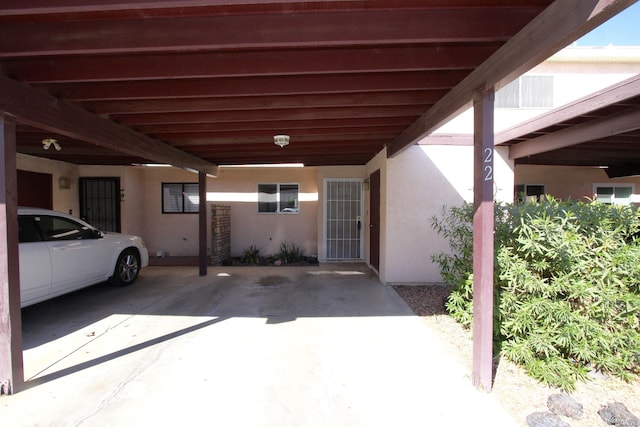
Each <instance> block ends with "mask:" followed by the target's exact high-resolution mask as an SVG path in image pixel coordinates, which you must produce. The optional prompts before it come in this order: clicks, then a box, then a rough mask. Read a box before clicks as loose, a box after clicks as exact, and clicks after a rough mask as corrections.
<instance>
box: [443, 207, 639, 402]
mask: <svg viewBox="0 0 640 427" xmlns="http://www.w3.org/2000/svg"><path fill="white" fill-rule="evenodd" d="M472 215H473V208H472V206H471V205H469V204H465V205H464V206H463V207H461V208H449V209H443V215H442V218H441V219H438V218H433V227H434V229H435V230H436V231H438V233H439V234H441V235H443V236H444V237H446V238H447V239H448V241H449V243H450V246H451V249H452V253H450V254H444V253H441V254H437V255H435V256H433V260H434V261H435V262H437V263H438V264H439V265H440V269H441V273H442V277H443V278H444V280H446V281H447V282H448V283H449V284H450V285H451V288H452V292H451V295H450V296H449V299H448V301H447V310H448V311H449V312H450V313H451V315H452V317H454V318H455V319H456V320H457V321H459V322H461V323H462V324H464V325H466V326H471V323H472V314H473V312H472V310H473V303H472V297H473V291H472V288H473V279H472V275H471V273H472V271H473V263H472V256H471V253H472V236H471V235H472ZM495 218H496V219H495V270H496V271H495V289H494V296H495V304H494V319H495V325H494V344H495V345H496V347H497V348H499V349H501V351H502V353H503V354H504V355H505V356H506V357H507V358H509V359H511V360H512V361H514V362H516V363H519V364H521V365H523V366H524V368H525V369H526V370H527V372H528V373H529V374H530V375H531V376H532V377H534V378H536V379H538V380H540V381H542V382H544V383H546V384H549V385H552V386H558V387H561V388H563V389H565V390H571V389H573V388H574V387H575V382H576V381H577V380H581V379H584V378H585V377H586V374H587V373H588V372H589V370H592V369H595V370H600V371H603V372H607V373H609V374H613V375H616V376H618V377H621V378H623V379H626V380H629V379H631V378H632V377H633V376H634V375H637V374H638V373H640V238H639V235H640V218H639V217H638V213H637V211H635V210H634V209H633V208H631V207H621V206H610V205H604V204H601V203H598V202H589V203H582V202H558V201H555V200H552V199H551V200H548V201H546V202H542V203H539V204H537V203H529V204H524V205H507V206H498V205H496V217H495Z"/></svg>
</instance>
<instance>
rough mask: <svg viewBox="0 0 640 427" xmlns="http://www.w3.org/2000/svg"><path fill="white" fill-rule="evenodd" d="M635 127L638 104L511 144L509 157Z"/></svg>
mask: <svg viewBox="0 0 640 427" xmlns="http://www.w3.org/2000/svg"><path fill="white" fill-rule="evenodd" d="M636 129H640V106H639V107H636V108H631V109H628V110H625V111H622V112H620V113H616V114H612V115H611V116H607V117H602V118H600V119H595V120H591V121H589V122H586V123H582V124H579V125H576V126H573V127H571V128H567V129H563V130H560V131H558V132H554V133H549V134H546V135H543V136H540V137H538V138H534V139H530V140H528V141H525V142H521V143H519V144H516V145H512V146H511V147H510V149H509V158H510V159H519V158H522V157H527V156H532V155H535V154H540V153H544V152H547V151H553V150H558V149H560V148H565V147H570V146H572V145H576V144H581V143H583V142H587V141H592V140H597V139H600V138H605V137H608V136H611V135H616V134H619V133H625V132H630V131H634V130H636Z"/></svg>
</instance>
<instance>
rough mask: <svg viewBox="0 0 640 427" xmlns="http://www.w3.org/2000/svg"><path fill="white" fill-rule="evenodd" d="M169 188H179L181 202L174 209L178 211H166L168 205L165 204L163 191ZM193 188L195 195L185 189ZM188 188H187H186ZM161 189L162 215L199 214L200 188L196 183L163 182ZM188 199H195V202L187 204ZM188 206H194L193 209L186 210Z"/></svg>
mask: <svg viewBox="0 0 640 427" xmlns="http://www.w3.org/2000/svg"><path fill="white" fill-rule="evenodd" d="M170 186H174V187H175V186H180V188H181V189H180V192H181V193H182V200H181V202H180V203H177V204H176V207H179V208H180V209H176V210H171V209H167V208H168V207H169V206H170V205H168V204H167V203H166V202H165V197H166V196H167V195H166V194H165V189H169V187H170ZM194 186H195V193H194V192H189V191H187V189H188V188H189V189H193V188H194ZM187 187H188V188H187ZM161 188H162V214H179V215H182V214H197V213H199V212H200V187H199V184H198V183H197V182H163V183H162V185H161ZM190 198H196V199H197V200H195V201H191V203H189V204H187V203H186V202H187V200H188V199H190ZM189 206H195V209H188V207H189Z"/></svg>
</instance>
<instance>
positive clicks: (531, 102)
mask: <svg viewBox="0 0 640 427" xmlns="http://www.w3.org/2000/svg"><path fill="white" fill-rule="evenodd" d="M495 106H496V108H553V77H551V76H522V77H520V78H519V79H518V80H515V81H513V82H511V83H509V84H508V85H506V86H505V87H503V88H502V89H500V90H499V91H497V92H496V99H495Z"/></svg>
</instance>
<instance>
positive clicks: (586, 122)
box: [495, 75, 640, 178]
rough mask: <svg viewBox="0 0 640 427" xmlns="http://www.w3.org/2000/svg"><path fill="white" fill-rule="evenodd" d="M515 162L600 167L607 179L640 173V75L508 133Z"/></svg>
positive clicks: (503, 139)
mask: <svg viewBox="0 0 640 427" xmlns="http://www.w3.org/2000/svg"><path fill="white" fill-rule="evenodd" d="M495 142H496V144H504V145H509V146H510V157H511V158H512V159H515V161H516V164H534V165H569V166H596V167H605V168H606V172H607V174H608V175H609V176H610V177H612V178H613V177H620V176H627V175H638V174H640V160H638V159H640V75H636V76H634V77H631V78H629V79H627V80H624V81H622V82H620V83H618V84H615V85H613V86H611V87H608V88H606V89H603V90H601V91H598V92H596V93H593V94H591V95H588V96H586V97H584V98H581V99H579V100H577V101H575V102H572V103H570V104H567V105H565V106H562V107H559V108H557V109H554V110H551V111H549V112H548V113H546V114H543V115H541V116H539V117H536V118H534V119H532V120H529V121H527V122H524V123H522V124H520V125H517V126H515V127H513V128H510V129H507V130H505V131H503V132H500V133H499V134H498V135H496V141H495Z"/></svg>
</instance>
